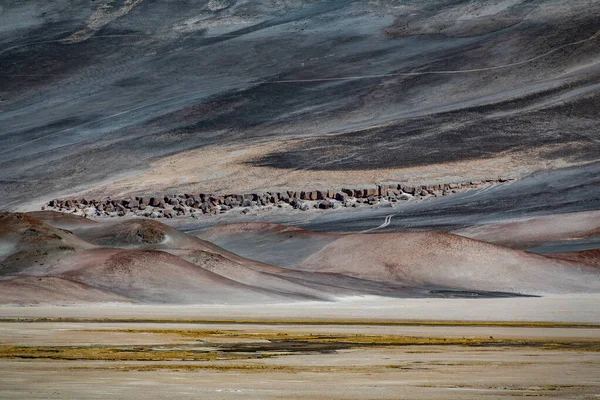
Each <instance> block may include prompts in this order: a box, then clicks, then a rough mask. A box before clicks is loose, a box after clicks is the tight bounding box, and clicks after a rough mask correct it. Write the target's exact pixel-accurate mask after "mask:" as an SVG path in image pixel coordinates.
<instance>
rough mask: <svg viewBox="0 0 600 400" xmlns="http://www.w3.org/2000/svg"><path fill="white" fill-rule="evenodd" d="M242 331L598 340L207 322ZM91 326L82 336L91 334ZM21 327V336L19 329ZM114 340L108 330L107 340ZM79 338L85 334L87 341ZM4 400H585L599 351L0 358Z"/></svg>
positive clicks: (55, 338)
mask: <svg viewBox="0 0 600 400" xmlns="http://www.w3.org/2000/svg"><path fill="white" fill-rule="evenodd" d="M123 328H131V329H142V330H144V329H161V328H162V329H189V328H191V329H200V330H201V329H205V328H206V326H203V325H190V324H145V323H127V324H113V323H109V324H98V323H76V324H75V323H26V324H23V323H6V322H5V323H0V342H2V344H4V345H7V344H8V345H28V346H34V345H40V344H43V345H45V346H51V345H65V344H67V342H68V341H69V340H72V342H71V343H69V345H70V346H76V345H86V344H95V345H98V344H101V345H105V346H110V345H119V346H123V345H126V344H136V345H140V346H141V345H148V344H151V343H157V342H158V343H165V344H166V343H171V344H172V343H176V341H173V338H174V337H176V335H170V334H160V335H159V334H150V333H142V334H140V333H122V332H106V333H104V332H102V331H99V330H103V329H106V330H110V329H123ZM232 328H235V331H237V332H239V333H242V334H244V333H249V334H256V335H257V339H258V340H260V333H255V332H272V331H287V332H293V331H295V332H302V331H304V332H313V333H321V334H325V333H328V334H335V333H345V334H349V333H351V334H355V333H356V334H361V333H362V334H364V333H366V334H371V335H376V334H393V335H411V336H439V335H444V336H456V337H470V336H475V337H478V336H481V335H494V336H497V337H499V338H500V337H511V338H533V339H540V338H543V339H547V340H568V339H573V340H575V341H579V342H581V341H584V340H595V341H597V340H599V339H600V330H599V329H598V328H596V329H588V328H545V327H538V328H519V327H515V328H510V327H470V326H457V327H432V326H420V327H389V326H385V327H384V326H343V327H340V326H318V327H315V326H302V325H288V326H273V325H264V324H263V325H261V324H256V325H234V324H233V325H232V324H219V325H213V326H212V329H232ZM90 330H91V331H90ZM20 332H21V333H22V334H23V335H22V337H19V336H18V333H20ZM111 334H112V335H114V336H112V337H110V336H109V335H111ZM117 334H120V336H117ZM82 335H87V338H88V339H87V341H86V339H85V336H82ZM0 368H2V371H3V373H2V374H0V398H3V399H4V398H5V399H49V398H56V399H72V398H77V399H105V398H111V399H128V400H129V399H163V398H190V397H192V396H193V397H196V398H208V399H238V398H240V396H244V398H247V399H399V398H403V399H404V398H406V399H481V398H482V397H485V398H489V399H504V398H514V397H515V396H519V397H521V396H527V397H529V396H535V397H544V398H549V399H564V398H574V399H592V398H595V396H596V395H597V394H598V393H599V392H600V381H599V380H598V376H600V353H598V352H594V351H582V350H580V349H573V350H565V349H562V350H549V349H540V348H534V347H514V346H513V347H508V346H502V347H490V346H487V347H486V346H484V347H464V346H454V345H452V346H439V345H427V346H412V345H411V346H394V347H361V348H350V349H343V350H334V351H328V352H318V351H315V352H301V353H294V354H288V355H279V356H275V357H267V358H258V359H238V360H231V359H230V360H213V361H199V362H198V361H159V362H154V361H152V362H150V361H148V362H143V361H82V360H72V361H65V360H62V361H56V360H51V359H44V360H25V359H18V358H14V359H6V358H4V359H1V360H0Z"/></svg>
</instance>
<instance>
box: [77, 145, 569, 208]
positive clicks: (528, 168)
mask: <svg viewBox="0 0 600 400" xmlns="http://www.w3.org/2000/svg"><path fill="white" fill-rule="evenodd" d="M301 140H302V139H292V140H283V141H282V140H277V141H270V142H266V143H241V144H239V143H238V144H230V145H215V146H207V147H203V148H200V149H196V150H190V151H186V152H182V153H178V154H175V155H173V156H170V157H166V158H163V159H160V160H158V161H156V162H155V163H153V164H151V166H150V168H149V170H147V171H145V172H142V173H140V174H137V175H135V176H131V177H127V178H124V179H120V180H116V181H114V182H110V183H109V184H106V185H101V186H99V187H97V188H94V189H91V190H89V191H86V192H82V193H80V194H78V195H81V196H83V197H86V198H94V197H98V198H101V197H106V196H112V197H124V196H128V195H132V194H143V193H164V192H166V191H167V189H170V190H172V191H175V192H179V193H183V192H185V193H197V192H205V193H207V192H208V193H246V192H252V191H257V190H259V191H260V190H285V189H307V188H308V189H312V188H314V189H325V188H329V187H331V188H341V187H344V186H364V185H369V184H377V183H382V182H405V183H410V184H434V183H450V182H462V181H470V180H482V179H497V178H498V177H514V178H517V177H522V176H525V175H528V174H530V173H532V172H534V171H537V170H541V169H544V168H547V167H548V165H546V164H547V163H546V162H545V161H543V160H542V159H540V158H539V157H537V156H536V154H534V153H536V151H528V152H523V153H511V154H506V155H500V156H497V157H495V158H489V159H486V160H469V161H462V162H455V163H445V164H433V165H426V166H420V167H413V168H403V169H397V168H390V169H368V168H365V169H364V170H357V171H351V172H349V171H318V170H316V171H307V170H302V169H296V170H287V169H277V168H270V167H258V166H253V165H250V164H248V163H249V162H252V161H253V160H255V159H258V158H260V157H262V156H264V155H266V154H269V153H271V152H280V151H285V150H286V149H289V148H292V147H293V146H294V145H295V144H296V143H297V142H298V141H301ZM537 151H541V150H537ZM552 165H553V166H554V167H566V166H568V165H570V163H568V162H566V161H560V160H558V161H557V160H554V161H553V162H552Z"/></svg>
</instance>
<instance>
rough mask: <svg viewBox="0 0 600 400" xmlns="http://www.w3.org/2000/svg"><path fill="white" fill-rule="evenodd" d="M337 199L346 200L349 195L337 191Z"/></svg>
mask: <svg viewBox="0 0 600 400" xmlns="http://www.w3.org/2000/svg"><path fill="white" fill-rule="evenodd" d="M335 199H336V200H338V201H346V200H348V195H347V194H346V193H344V192H337V193H336V194H335Z"/></svg>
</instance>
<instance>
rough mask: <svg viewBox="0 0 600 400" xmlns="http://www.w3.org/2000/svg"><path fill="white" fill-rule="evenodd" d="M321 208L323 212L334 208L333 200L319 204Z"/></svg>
mask: <svg viewBox="0 0 600 400" xmlns="http://www.w3.org/2000/svg"><path fill="white" fill-rule="evenodd" d="M319 208H320V209H322V210H326V209H329V208H333V202H332V201H331V200H323V201H321V202H319Z"/></svg>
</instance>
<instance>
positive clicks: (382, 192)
mask: <svg viewBox="0 0 600 400" xmlns="http://www.w3.org/2000/svg"><path fill="white" fill-rule="evenodd" d="M506 181H507V179H498V180H487V181H478V182H465V183H448V184H437V185H416V186H415V185H406V184H402V183H394V184H382V185H377V186H370V187H365V188H341V189H337V190H334V189H326V190H302V191H295V190H288V191H282V192H260V193H259V192H256V193H245V194H226V195H215V194H206V193H185V194H178V195H166V196H156V195H154V196H137V197H132V198H126V199H110V198H108V199H104V200H96V199H92V200H89V199H62V200H59V199H56V200H52V201H50V202H49V203H48V204H47V205H45V206H43V207H42V209H50V210H56V211H61V212H72V213H76V214H78V215H84V216H88V217H122V216H126V215H131V214H133V215H137V216H143V217H151V218H173V217H176V216H186V215H188V216H192V217H195V218H198V217H200V216H202V215H216V214H219V213H225V212H227V211H230V210H235V209H239V210H241V211H242V212H243V213H244V214H246V213H248V212H250V211H251V210H253V209H255V210H258V209H268V208H273V207H278V208H285V207H288V208H294V209H298V210H302V211H307V210H310V209H312V208H317V209H323V210H327V209H335V208H339V207H360V206H362V205H371V206H374V205H377V204H386V205H390V206H394V204H395V203H402V202H406V201H414V200H421V199H427V198H433V197H440V196H447V195H450V194H453V193H456V192H459V191H464V190H469V189H476V188H479V187H483V186H489V185H495V184H498V183H503V182H506Z"/></svg>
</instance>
